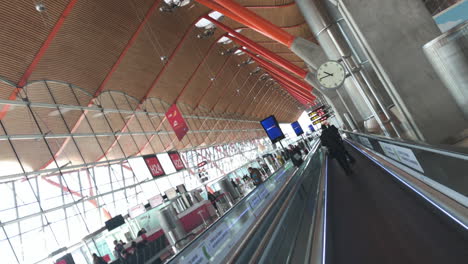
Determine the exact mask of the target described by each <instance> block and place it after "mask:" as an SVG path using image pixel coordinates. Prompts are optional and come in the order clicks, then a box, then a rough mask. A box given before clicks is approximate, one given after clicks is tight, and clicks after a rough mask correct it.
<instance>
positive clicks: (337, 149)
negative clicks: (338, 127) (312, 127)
mask: <svg viewBox="0 0 468 264" xmlns="http://www.w3.org/2000/svg"><path fill="white" fill-rule="evenodd" d="M320 141H321V142H322V146H325V147H327V148H328V151H329V156H330V157H332V158H334V159H336V161H338V163H339V164H340V166H341V168H343V170H344V171H345V173H346V174H347V175H349V174H351V173H352V172H353V171H352V170H351V167H350V165H349V163H348V160H347V159H346V154H345V149H344V146H343V143H342V142H341V141H340V139H339V138H338V137H337V136H336V133H335V132H334V131H333V130H330V129H329V128H327V127H326V126H325V125H322V135H321V136H320Z"/></svg>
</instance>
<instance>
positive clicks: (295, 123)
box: [291, 121, 304, 136]
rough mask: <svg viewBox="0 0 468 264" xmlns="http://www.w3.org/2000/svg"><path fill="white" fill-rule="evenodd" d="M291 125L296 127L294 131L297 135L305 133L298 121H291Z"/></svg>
mask: <svg viewBox="0 0 468 264" xmlns="http://www.w3.org/2000/svg"><path fill="white" fill-rule="evenodd" d="M291 126H292V128H293V129H294V132H296V135H297V136H300V135H302V134H304V130H302V127H301V125H300V124H299V122H298V121H296V122H293V123H291Z"/></svg>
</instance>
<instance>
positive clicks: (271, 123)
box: [260, 116, 284, 143]
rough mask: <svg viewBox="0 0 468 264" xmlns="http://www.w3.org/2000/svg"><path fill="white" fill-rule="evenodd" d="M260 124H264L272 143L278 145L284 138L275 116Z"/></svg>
mask: <svg viewBox="0 0 468 264" xmlns="http://www.w3.org/2000/svg"><path fill="white" fill-rule="evenodd" d="M260 124H262V127H263V129H265V132H266V133H267V135H268V137H269V138H270V140H271V142H272V143H276V142H278V141H280V140H282V139H283V138H284V134H283V131H281V128H280V127H279V124H278V121H276V118H275V116H269V117H267V118H265V119H263V120H262V121H260Z"/></svg>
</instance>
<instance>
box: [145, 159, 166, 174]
mask: <svg viewBox="0 0 468 264" xmlns="http://www.w3.org/2000/svg"><path fill="white" fill-rule="evenodd" d="M143 160H145V163H146V166H148V169H149V171H150V173H151V176H153V178H157V177H160V176H163V175H165V174H166V173H165V172H164V170H163V168H162V166H161V163H160V162H159V160H158V157H156V155H154V154H153V155H146V156H143Z"/></svg>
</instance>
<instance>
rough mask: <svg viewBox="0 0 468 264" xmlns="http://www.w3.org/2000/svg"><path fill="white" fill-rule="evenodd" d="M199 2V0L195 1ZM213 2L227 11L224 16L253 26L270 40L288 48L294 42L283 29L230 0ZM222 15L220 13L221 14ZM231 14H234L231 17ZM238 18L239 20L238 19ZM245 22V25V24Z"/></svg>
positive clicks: (291, 36) (293, 37)
mask: <svg viewBox="0 0 468 264" xmlns="http://www.w3.org/2000/svg"><path fill="white" fill-rule="evenodd" d="M197 1H200V0H197ZM213 1H214V2H216V3H218V4H219V5H222V6H223V7H224V9H227V10H229V11H230V12H229V13H223V14H225V15H226V16H228V17H230V18H232V19H234V20H236V21H237V22H240V23H242V24H244V25H246V26H250V25H255V26H254V29H255V30H257V31H260V32H261V33H263V34H265V35H267V36H269V37H271V38H272V39H274V40H276V41H278V42H280V43H282V44H283V45H285V46H287V47H288V48H289V47H291V45H292V43H293V42H294V39H295V38H296V37H295V36H293V35H291V34H289V33H288V32H287V31H285V30H284V29H281V28H280V27H278V26H276V25H274V24H273V23H271V22H270V21H268V20H266V19H264V18H262V17H260V16H259V15H257V14H255V13H254V12H252V11H250V10H249V9H247V8H245V7H244V6H242V5H240V4H238V3H236V2H234V1H231V0H213ZM221 13H222V12H221ZM231 14H234V16H232V15H231ZM239 18H240V19H239ZM245 22H247V24H246V23H245Z"/></svg>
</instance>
